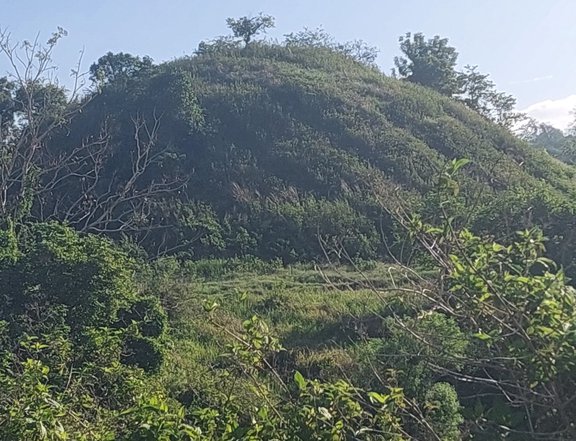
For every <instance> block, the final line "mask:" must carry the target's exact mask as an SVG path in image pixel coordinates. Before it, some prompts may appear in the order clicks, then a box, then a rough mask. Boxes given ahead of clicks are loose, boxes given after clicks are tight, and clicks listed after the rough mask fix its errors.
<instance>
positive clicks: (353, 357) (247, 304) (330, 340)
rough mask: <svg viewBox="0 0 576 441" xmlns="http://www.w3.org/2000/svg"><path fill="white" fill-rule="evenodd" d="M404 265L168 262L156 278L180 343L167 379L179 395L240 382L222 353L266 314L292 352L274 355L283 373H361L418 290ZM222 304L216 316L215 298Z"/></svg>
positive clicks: (152, 286) (175, 343)
mask: <svg viewBox="0 0 576 441" xmlns="http://www.w3.org/2000/svg"><path fill="white" fill-rule="evenodd" d="M408 284H409V279H408V277H407V276H406V275H405V274H404V273H403V270H402V269H400V268H398V267H395V266H392V265H390V264H383V263H372V262H370V263H364V264H362V265H359V266H355V267H353V266H338V267H335V266H316V265H312V264H307V265H302V264H300V265H293V266H288V267H283V266H281V265H280V264H277V263H265V262H262V261H259V260H255V261H241V260H232V261H230V260H228V261H226V260H212V261H199V262H193V263H189V264H187V265H184V266H181V265H179V264H177V263H176V262H175V261H171V260H167V261H163V262H160V263H159V264H157V265H156V266H155V267H154V268H153V269H152V271H151V273H150V274H149V275H148V276H147V277H146V282H145V289H147V290H149V291H150V292H152V293H154V294H156V295H159V296H160V297H161V298H162V299H163V302H164V304H165V307H166V309H167V311H168V314H169V317H170V325H171V328H170V329H171V331H170V337H169V339H170V342H169V349H168V352H167V354H166V363H165V364H164V368H163V370H162V372H160V374H159V381H161V382H162V383H163V384H164V385H167V386H168V388H169V390H171V391H172V392H173V393H174V394H175V395H176V396H181V397H182V396H185V395H187V394H189V395H191V397H189V399H190V400H192V399H199V398H200V399H202V400H203V401H206V396H211V395H212V394H214V391H215V390H220V389H222V388H223V387H224V385H227V386H226V387H232V385H231V384H229V382H230V381H231V380H230V379H229V378H222V377H221V376H220V373H221V370H220V369H219V368H220V367H222V366H224V364H225V363H226V360H225V358H223V357H222V354H225V353H226V352H227V351H228V346H227V345H229V344H230V343H231V342H232V338H231V336H230V332H232V333H236V334H240V333H242V329H243V328H242V323H243V322H244V320H246V319H249V318H251V317H252V316H254V315H256V316H258V317H260V318H261V319H263V320H264V321H265V322H266V323H267V324H268V326H269V327H270V331H271V334H272V335H274V336H276V337H278V339H279V340H280V342H281V344H282V345H283V346H284V348H285V349H286V350H285V351H282V352H281V353H280V354H279V355H278V359H277V360H273V363H274V364H275V367H276V368H277V369H278V371H279V372H280V374H281V375H286V377H289V376H291V375H293V372H294V371H295V370H299V371H301V372H303V373H304V374H306V375H308V376H311V377H315V378H325V379H331V378H342V377H344V378H347V377H359V376H360V377H361V376H362V373H361V370H362V369H361V366H360V364H361V362H360V359H362V358H365V355H366V352H367V351H368V352H370V347H371V346H372V345H373V343H374V341H379V340H381V338H382V336H383V327H382V321H383V319H384V318H385V317H386V316H387V315H389V311H390V309H391V308H389V307H390V305H391V304H394V311H396V312H397V311H398V310H400V308H401V304H402V303H403V302H404V301H405V299H406V298H407V297H410V296H409V294H406V293H405V292H403V286H408ZM214 304H217V305H218V307H217V309H216V310H215V311H214V312H213V313H211V314H209V313H208V312H207V311H206V308H205V306H206V305H214Z"/></svg>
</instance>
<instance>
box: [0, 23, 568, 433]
mask: <svg viewBox="0 0 576 441" xmlns="http://www.w3.org/2000/svg"><path fill="white" fill-rule="evenodd" d="M227 23H228V25H229V27H230V28H231V30H232V31H233V34H234V37H230V38H228V37H223V38H219V39H217V40H214V41H212V42H203V43H201V44H200V46H199V48H198V50H197V52H196V53H195V54H194V55H191V56H189V57H184V58H181V59H176V60H173V61H170V62H167V63H162V64H154V63H153V62H152V60H151V59H149V58H147V57H144V58H140V57H136V56H133V55H129V54H123V53H119V54H112V53H109V54H107V55H105V56H103V57H102V58H100V59H99V60H98V61H97V62H96V63H95V64H93V65H92V67H91V68H90V78H91V81H92V83H93V84H92V88H91V89H90V90H89V91H88V92H87V93H85V94H83V93H75V92H74V91H73V92H69V93H67V92H66V91H65V90H63V89H62V88H61V87H59V86H58V84H57V83H55V82H53V81H52V80H51V79H50V76H49V75H48V72H50V66H51V64H50V62H51V58H50V55H51V51H52V49H53V48H54V47H55V45H56V43H57V42H58V40H59V38H61V37H62V36H63V31H62V30H59V31H58V32H57V33H56V34H54V36H53V37H52V38H51V39H50V40H49V41H48V43H47V45H46V46H45V47H43V46H41V45H38V44H37V43H36V44H24V45H23V46H22V47H21V50H20V49H18V48H19V47H20V46H18V45H14V44H12V43H11V42H10V39H9V36H7V35H6V34H2V33H0V52H2V53H3V54H4V55H5V56H7V57H8V59H9V61H11V62H12V65H13V66H14V68H15V70H16V72H15V74H14V76H13V77H10V78H3V79H0V296H1V298H2V302H1V303H0V440H2V441H4V440H6V441H20V440H22V439H26V440H33V441H46V440H48V441H63V440H79V441H93V440H94V441H113V440H119V441H152V440H154V441H232V440H251V441H267V440H279V441H305V440H306V441H307V440H316V441H327V440H332V441H347V440H350V441H352V440H363V441H404V440H406V441H462V440H476V441H493V440H501V441H524V440H531V441H538V440H550V441H571V440H574V439H576V427H575V425H574V421H576V401H575V399H574V397H575V396H576V376H575V368H576V291H575V288H574V284H573V282H572V281H571V280H570V278H569V277H567V276H566V274H570V273H574V272H575V268H574V266H575V265H574V260H575V255H574V251H573V249H574V245H575V244H576V225H575V223H574V209H575V208H576V203H575V202H574V200H575V196H576V183H575V179H574V178H575V173H576V169H575V168H573V166H571V165H568V164H565V163H562V162H560V161H558V160H557V159H554V158H552V157H551V156H549V155H548V154H547V153H545V152H543V151H539V150H536V149H534V148H533V147H531V146H530V145H529V144H527V143H525V142H524V141H522V140H520V139H519V138H518V137H516V136H515V135H514V134H513V133H512V132H511V131H510V129H509V127H510V124H511V122H513V121H515V119H516V118H517V115H516V114H514V112H513V111H512V108H513V104H514V99H513V98H512V97H510V96H508V95H506V94H504V93H501V92H497V91H496V90H495V88H494V84H493V83H492V82H491V81H490V80H488V76H487V75H483V74H479V73H478V72H477V70H476V68H475V67H467V68H466V70H465V71H464V72H457V71H456V70H455V65H456V56H457V53H456V52H455V50H454V48H451V47H449V46H448V43H447V40H446V39H441V38H440V37H435V38H434V39H432V40H428V41H426V40H425V39H424V37H423V36H422V35H421V34H415V35H414V36H412V35H411V34H406V36H405V37H401V38H400V43H401V50H402V51H403V52H404V54H405V55H406V57H407V58H397V59H396V60H395V64H396V67H397V70H398V72H397V73H396V75H398V76H399V77H400V78H393V77H388V76H386V75H384V74H383V73H382V72H380V71H379V70H378V69H377V68H376V67H375V66H374V65H373V61H374V53H373V50H372V49H371V48H368V47H366V46H365V45H364V44H362V43H361V42H354V43H347V44H338V43H335V42H334V41H333V40H331V39H330V37H328V36H326V35H325V34H324V33H322V32H320V31H316V32H310V31H305V32H301V33H297V34H290V35H288V36H286V40H285V41H284V42H283V43H274V44H272V43H267V42H262V41H258V40H255V39H254V37H255V36H256V35H257V34H258V32H261V31H262V30H265V29H266V28H269V27H271V26H273V23H274V20H273V18H272V17H268V16H263V15H260V16H258V17H252V18H249V17H242V18H240V19H229V20H228V22H227ZM21 65H22V66H23V69H19V66H21ZM76 92H78V91H76ZM546 236H548V237H546Z"/></svg>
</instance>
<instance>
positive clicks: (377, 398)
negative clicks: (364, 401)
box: [368, 392, 389, 404]
mask: <svg viewBox="0 0 576 441" xmlns="http://www.w3.org/2000/svg"><path fill="white" fill-rule="evenodd" d="M368 396H369V397H370V399H371V400H372V402H373V403H380V404H386V402H387V401H388V398H389V396H388V395H382V394H379V393H378V392H368Z"/></svg>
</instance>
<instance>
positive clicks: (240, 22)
mask: <svg viewBox="0 0 576 441" xmlns="http://www.w3.org/2000/svg"><path fill="white" fill-rule="evenodd" d="M226 24H227V25H228V27H229V28H230V29H231V30H232V33H233V34H234V37H236V38H241V39H242V40H243V41H244V44H245V45H246V46H248V45H249V44H250V42H251V41H252V38H253V37H254V36H256V35H258V34H259V33H260V32H266V29H269V28H273V27H274V17H272V16H270V15H264V14H262V13H260V14H258V15H257V16H256V17H240V18H238V19H235V18H228V19H226Z"/></svg>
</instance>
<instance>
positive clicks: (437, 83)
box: [394, 32, 460, 96]
mask: <svg viewBox="0 0 576 441" xmlns="http://www.w3.org/2000/svg"><path fill="white" fill-rule="evenodd" d="M399 42H400V50H401V51H402V53H403V54H404V57H396V58H395V59H394V64H395V66H396V69H397V72H398V75H399V77H400V78H406V79H407V80H408V81H411V82H413V83H417V84H422V85H423V86H427V87H430V88H432V89H434V90H436V91H438V92H440V93H442V94H444V95H448V96H453V95H455V94H456V93H458V91H459V90H460V85H459V81H458V80H459V78H458V74H457V72H456V61H457V59H458V53H457V52H456V49H455V48H453V47H451V46H448V39H447V38H440V37H439V36H435V37H434V38H432V39H429V40H426V39H425V37H424V35H423V34H422V33H416V34H414V35H412V34H411V33H410V32H408V33H406V35H404V36H401V37H400V38H399Z"/></svg>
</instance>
